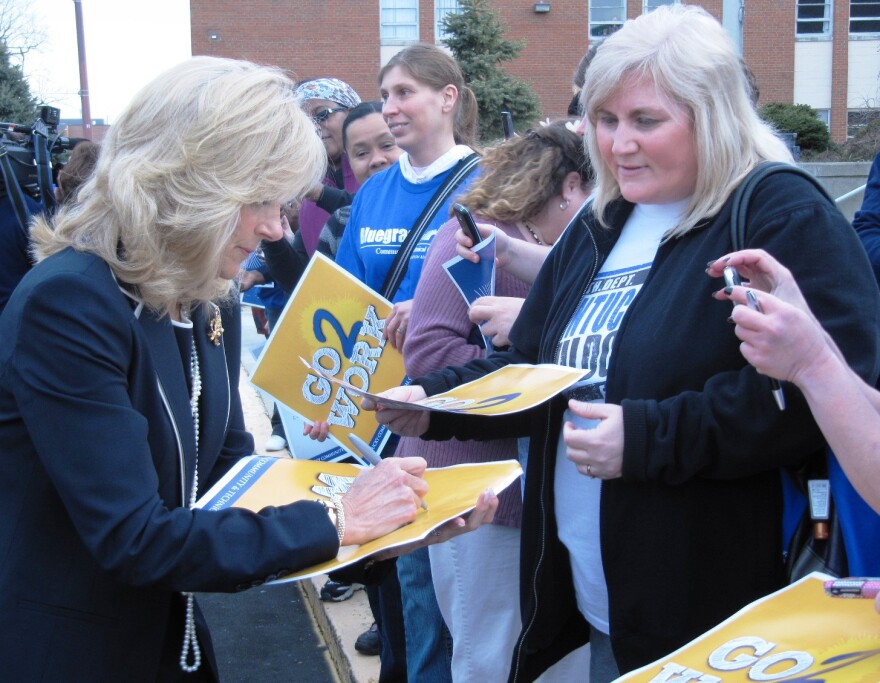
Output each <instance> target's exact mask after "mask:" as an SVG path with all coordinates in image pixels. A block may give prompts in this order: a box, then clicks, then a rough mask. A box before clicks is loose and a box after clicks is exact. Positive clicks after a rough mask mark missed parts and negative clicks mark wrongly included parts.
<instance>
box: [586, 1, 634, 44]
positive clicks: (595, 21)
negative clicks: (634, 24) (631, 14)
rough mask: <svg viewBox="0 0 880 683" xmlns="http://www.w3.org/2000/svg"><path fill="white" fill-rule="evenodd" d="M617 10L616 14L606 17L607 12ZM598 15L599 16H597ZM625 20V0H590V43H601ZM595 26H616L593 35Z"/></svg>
mask: <svg viewBox="0 0 880 683" xmlns="http://www.w3.org/2000/svg"><path fill="white" fill-rule="evenodd" d="M615 9H616V10H617V11H618V14H617V15H616V16H615V15H611V17H610V18H609V17H608V13H611V12H614V10H615ZM597 15H599V16H597ZM625 21H626V0H590V18H589V33H590V43H591V44H593V43H601V42H602V41H603V40H604V39H605V38H607V37H608V36H610V35H611V34H612V33H614V31H617V30H618V29H619V28H620V27H621V26H623V22H625ZM595 27H616V28H614V30H612V31H609V32H607V33H604V34H601V35H594V34H593V29H594V28H595Z"/></svg>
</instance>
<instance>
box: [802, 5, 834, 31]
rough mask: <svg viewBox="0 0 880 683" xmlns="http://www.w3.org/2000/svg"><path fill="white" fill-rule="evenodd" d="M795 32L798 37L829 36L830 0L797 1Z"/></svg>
mask: <svg viewBox="0 0 880 683" xmlns="http://www.w3.org/2000/svg"><path fill="white" fill-rule="evenodd" d="M795 32H796V34H797V35H799V36H830V35H831V0H797V22H796V29H795Z"/></svg>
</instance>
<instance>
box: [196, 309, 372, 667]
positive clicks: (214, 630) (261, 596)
mask: <svg viewBox="0 0 880 683" xmlns="http://www.w3.org/2000/svg"><path fill="white" fill-rule="evenodd" d="M261 341H262V337H261V336H260V335H259V334H257V332H256V330H255V328H254V324H253V320H252V318H251V312H250V309H249V308H245V309H243V311H242V374H241V382H240V391H241V398H242V407H243V409H244V414H245V423H246V424H247V427H248V429H249V430H250V431H251V432H252V433H253V435H254V441H255V443H256V451H257V452H258V453H264V452H265V451H264V450H263V445H264V444H265V442H266V439H267V438H268V437H269V435H270V434H271V426H270V423H269V416H270V415H271V405H270V404H269V403H268V401H266V400H265V399H264V397H262V396H261V395H260V394H259V393H258V392H257V391H256V390H255V389H254V387H253V386H252V385H251V384H250V382H249V380H248V375H249V373H250V372H251V371H252V370H253V367H254V364H255V361H254V357H253V355H252V353H251V351H250V349H251V348H252V347H254V346H255V345H257V344H259V343H261ZM278 455H289V453H287V452H286V451H283V452H281V453H278ZM325 580H326V577H324V576H321V577H316V578H315V579H312V580H306V581H300V582H296V583H286V584H275V585H268V586H265V585H264V586H260V587H259V588H253V589H251V590H248V591H244V592H242V593H235V594H222V593H213V594H207V593H205V594H200V595H199V596H198V602H199V605H200V606H201V608H202V611H203V613H204V615H205V619H206V620H207V622H208V626H209V628H210V630H211V636H212V638H213V642H214V650H215V652H216V654H217V663H218V667H219V669H220V680H221V681H222V683H251V682H253V683H292V682H298V681H308V683H375V681H377V680H378V678H379V658H378V657H365V656H364V655H361V654H359V653H357V652H356V651H355V650H354V641H355V639H356V638H357V636H358V635H359V634H360V633H362V632H363V631H365V630H366V629H367V628H369V626H370V623H371V622H372V615H371V614H370V610H369V605H368V604H367V598H366V594H365V592H364V591H357V592H356V593H355V594H354V596H353V597H352V598H351V599H349V600H346V601H344V602H340V603H324V602H321V600H320V599H319V597H318V591H319V590H320V587H321V586H322V585H323V583H324V581H325Z"/></svg>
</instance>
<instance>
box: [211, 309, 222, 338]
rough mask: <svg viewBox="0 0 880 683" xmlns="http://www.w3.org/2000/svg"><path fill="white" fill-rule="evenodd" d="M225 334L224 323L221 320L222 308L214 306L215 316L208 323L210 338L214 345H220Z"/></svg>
mask: <svg viewBox="0 0 880 683" xmlns="http://www.w3.org/2000/svg"><path fill="white" fill-rule="evenodd" d="M222 336H223V323H221V322H220V309H219V308H217V307H216V306H215V307H214V317H213V318H211V321H210V322H209V323H208V339H210V340H211V341H212V342H213V343H214V346H220V338H221V337H222Z"/></svg>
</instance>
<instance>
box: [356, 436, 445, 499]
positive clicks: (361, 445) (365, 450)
mask: <svg viewBox="0 0 880 683" xmlns="http://www.w3.org/2000/svg"><path fill="white" fill-rule="evenodd" d="M348 439H349V441H351V443H352V444H353V445H354V448H355V450H356V451H357V452H358V453H360V454H361V457H362V458H363V459H364V460H366V461H367V462H368V463H369V464H370V467H375V466H376V465H378V464H379V463H380V462H382V456H380V455H379V454H378V453H377V452H376V451H374V450H373V449H372V448H370V445H369V444H368V443H367V442H366V441H364V440H363V439H362V438H361V437H359V436H358V435H357V434H352V433H351V432H349V433H348ZM427 509H428V504H427V503H426V502H425V501H424V500H422V510H427Z"/></svg>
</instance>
